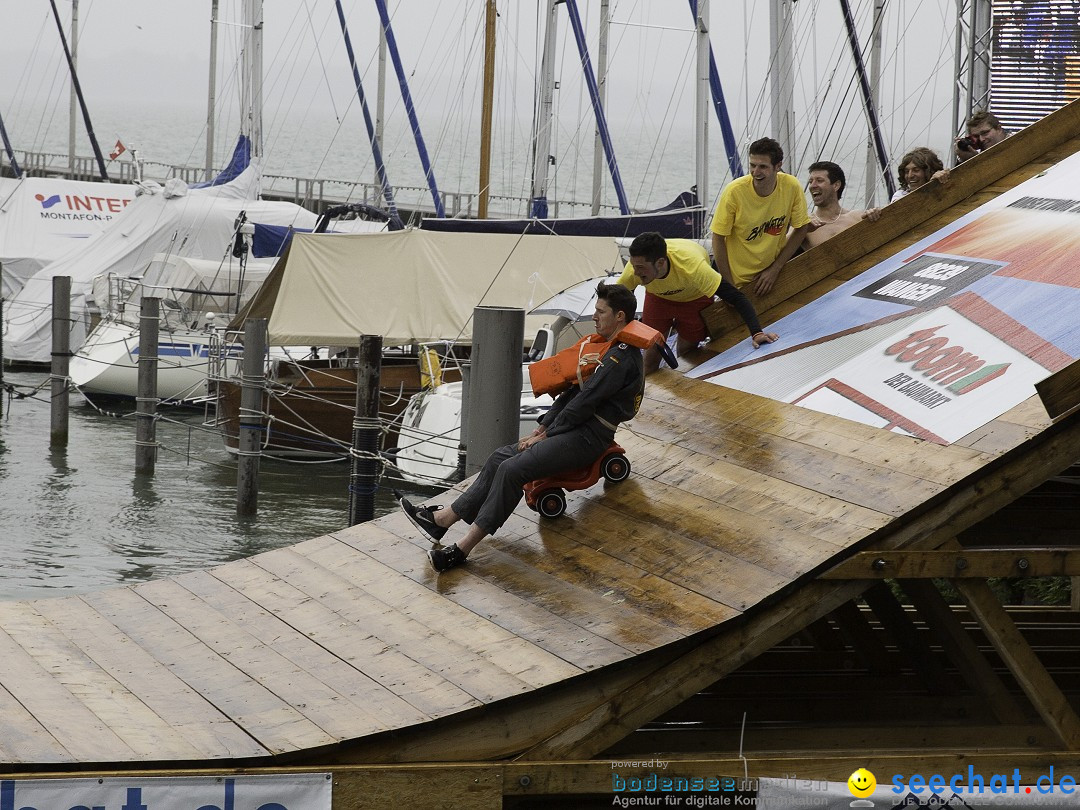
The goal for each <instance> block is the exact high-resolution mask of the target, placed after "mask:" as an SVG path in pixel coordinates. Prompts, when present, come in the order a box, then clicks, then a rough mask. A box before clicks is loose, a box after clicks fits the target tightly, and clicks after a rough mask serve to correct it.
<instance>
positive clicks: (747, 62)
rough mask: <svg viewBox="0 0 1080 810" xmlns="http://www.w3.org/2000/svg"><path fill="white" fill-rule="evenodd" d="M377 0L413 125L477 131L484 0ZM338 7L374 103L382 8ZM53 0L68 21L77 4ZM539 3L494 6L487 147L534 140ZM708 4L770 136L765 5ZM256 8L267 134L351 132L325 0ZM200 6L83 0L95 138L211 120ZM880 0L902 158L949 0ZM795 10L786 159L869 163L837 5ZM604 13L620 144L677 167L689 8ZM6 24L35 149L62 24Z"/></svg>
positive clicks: (922, 124) (7, 51)
mask: <svg viewBox="0 0 1080 810" xmlns="http://www.w3.org/2000/svg"><path fill="white" fill-rule="evenodd" d="M387 2H388V5H389V6H390V12H391V15H392V17H393V25H394V30H395V34H396V37H397V40H398V44H399V47H400V49H401V54H402V60H403V63H404V66H405V70H406V72H407V73H408V74H409V81H410V85H411V90H412V93H413V95H414V98H415V102H416V108H417V110H418V112H419V113H420V115H421V123H422V124H423V126H424V127H425V129H429V130H434V132H435V134H434V135H430V136H429V137H432V138H436V139H438V138H440V137H441V138H442V139H443V140H444V141H446V142H450V141H454V142H457V141H459V140H460V141H468V140H475V135H473V134H472V133H473V132H474V130H475V129H476V128H477V127H478V122H479V106H480V69H481V62H482V30H483V10H484V5H485V3H484V0H457V1H456V2H448V1H447V0H407V1H406V0H387ZM343 3H344V7H345V10H346V15H347V19H348V23H349V26H350V33H351V35H352V37H353V40H354V46H355V48H356V52H357V61H358V64H359V67H360V70H361V72H362V74H363V75H364V82H365V89H366V91H367V93H368V95H369V97H371V98H370V100H371V102H372V103H374V95H375V60H374V55H375V52H376V42H377V31H378V15H377V12H376V6H375V3H374V0H343ZM57 4H58V7H59V9H60V13H61V16H62V17H63V18H64V19H65V27H67V22H66V21H67V19H68V17H69V16H70V13H71V0H57ZM536 5H537V4H536V3H530V2H525V0H514V2H513V3H511V2H508V1H507V0H503V2H501V3H500V4H499V7H500V20H499V43H498V68H497V85H496V86H497V90H496V115H497V120H498V129H497V131H496V136H495V139H496V143H497V144H498V143H499V142H500V140H501V141H502V142H503V143H504V145H505V144H509V143H510V142H512V149H513V150H515V151H519V152H522V153H524V152H527V148H526V146H525V144H526V143H527V141H528V137H527V133H528V129H529V127H530V124H531V117H532V88H533V84H534V81H535V73H536V67H535V66H536V65H537V64H538V57H537V52H538V48H539V43H538V42H537V37H536V30H537V16H538V11H537V8H536ZM851 5H852V7H853V9H854V12H855V16H856V19H857V20H858V23H859V27H860V31H861V34H860V36H861V38H862V39H863V41H864V42H865V41H866V39H867V38H868V32H869V28H870V15H871V13H872V8H873V0H852V2H851ZM710 6H711V18H712V19H711V26H710V33H711V40H712V43H713V48H714V51H715V54H716V59H717V63H718V69H719V73H720V76H721V81H722V83H723V85H724V92H725V95H726V97H727V101H728V106H729V108H730V111H731V117H732V122H733V125H734V127H735V131H736V137H737V139H738V140H739V142H740V144H742V145H743V146H744V147H745V144H746V143H748V142H749V141H750V140H752V139H753V138H755V137H758V136H760V135H762V134H772V133H771V132H770V130H771V128H772V121H771V118H770V110H769V101H768V98H769V96H768V83H767V77H768V76H769V75H770V73H775V72H776V65H775V63H774V59H773V55H772V54H771V52H770V47H769V3H768V2H764V0H753V2H750V0H746V1H745V2H739V3H737V2H735V0H711V3H710ZM220 7H221V10H220V13H219V18H220V19H221V20H222V21H223V22H224V24H223V25H222V26H221V27H220V29H219V31H220V33H219V37H220V40H219V74H218V82H219V87H220V90H219V93H220V98H219V107H220V109H221V110H222V117H223V118H224V119H228V118H229V116H232V117H233V118H235V117H236V116H237V115H238V112H236V110H237V109H238V104H237V103H236V102H235V97H236V91H235V88H236V84H237V79H236V72H235V70H236V69H235V64H236V54H237V52H238V49H239V44H238V43H239V35H240V32H241V29H240V27H239V25H238V23H239V16H240V11H239V2H238V0H221V2H220ZM579 7H580V8H581V13H582V15H583V17H584V18H585V27H586V29H587V37H588V44H589V49H590V52H591V57H592V59H593V60H594V62H595V60H596V59H597V34H596V30H597V28H598V17H599V3H598V2H597V0H579ZM264 8H265V10H264V14H265V60H264V65H265V75H266V88H265V95H266V110H265V116H266V118H267V119H268V124H267V129H268V133H269V131H270V129H271V128H272V127H276V128H277V129H278V130H282V131H283V130H284V127H283V124H282V122H284V121H285V120H286V119H290V120H291V119H298V120H301V121H305V122H308V123H309V124H313V123H315V122H319V123H321V124H325V125H327V126H333V125H334V124H335V122H336V121H339V120H341V119H342V118H343V117H345V116H346V111H349V112H348V116H349V117H351V118H352V119H353V120H354V122H355V124H354V125H353V130H354V131H362V130H360V129H359V128H360V127H361V126H362V123H361V119H360V117H359V113H358V110H356V102H355V99H354V93H353V89H352V82H351V77H350V74H349V70H348V65H347V60H346V57H345V54H344V49H343V46H342V44H341V43H342V38H341V32H340V28H339V25H338V20H337V14H336V11H335V7H334V3H333V2H332V0H266V2H265V7H264ZM210 9H211V3H210V0H184V1H183V2H178V1H177V0H80V2H79V17H80V26H79V27H80V37H79V39H80V42H79V65H80V67H79V72H80V79H81V81H82V83H83V87H84V91H85V93H86V97H87V100H88V102H89V104H90V105H91V111H92V112H94V110H96V109H97V110H105V111H107V113H104V114H103V113H94V114H95V116H99V115H100V116H102V117H103V118H104V119H106V120H107V122H108V130H109V131H108V132H106V133H104V135H102V137H101V140H103V141H105V142H108V141H109V140H110V138H111V135H112V133H113V131H115V130H125V129H126V128H127V126H126V125H125V124H124V119H125V118H129V119H131V118H138V117H139V116H140V110H144V111H146V110H154V111H157V110H160V109H163V108H172V110H173V111H174V112H175V113H176V114H177V116H178V117H186V118H188V119H191V120H193V121H195V122H198V121H201V119H202V118H204V117H205V112H204V111H205V106H206V94H207V80H208V54H209V42H210V32H209V18H210ZM888 9H889V10H888V11H887V13H886V21H885V26H884V30H885V37H884V39H885V43H884V47H883V69H882V85H881V92H882V97H881V110H882V119H883V124H884V127H885V129H886V134H887V140H888V142H889V148H890V152H894V153H896V154H894V155H893V157H898V156H899V154H902V153H903V152H904V151H906V150H907V149H908V148H910V147H911V146H914V145H920V144H928V145H931V146H934V147H936V148H938V149H939V150H942V149H945V148H947V146H948V142H949V137H950V132H949V130H950V126H951V92H952V70H953V67H952V65H953V62H952V52H951V48H952V37H953V16H954V14H955V11H954V9H955V4H954V3H953V2H952V0H908V1H907V2H904V3H893V4H889V6H888ZM794 15H795V21H794V26H793V37H792V39H793V41H794V48H795V57H794V59H793V62H792V64H790V65H788V66H787V71H788V75H790V76H792V77H793V79H792V81H793V82H794V86H795V93H794V95H795V120H796V135H795V136H794V138H793V140H795V141H797V142H796V143H794V144H785V146H786V147H787V148H788V150H789V154H790V155H791V158H790V160H789V161H788V166H789V168H795V169H797V168H798V167H799V166H800V165H801V166H805V165H806V164H807V163H808V162H810V161H811V160H813V159H816V158H817V157H819V156H822V155H824V156H826V157H832V158H837V157H839V158H840V159H841V160H843V161H846V162H847V164H848V165H853V164H858V163H865V146H864V145H862V144H864V142H865V131H866V130H865V122H864V120H863V113H862V110H861V106H860V101H859V97H858V93H857V89H856V86H855V85H854V83H853V79H852V77H853V71H852V67H851V64H852V63H851V57H850V52H849V50H848V45H847V41H846V38H845V36H844V33H843V27H842V25H841V22H840V14H839V3H837V2H835V0H801V1H800V2H799V3H798V4H797V5H796V6H795V11H794ZM610 16H611V18H612V21H613V22H612V25H611V29H610V31H611V34H610V46H609V65H610V78H609V80H608V84H607V88H606V91H607V94H608V102H607V113H608V116H609V122H610V124H611V127H612V130H613V133H614V137H615V138H616V141H617V150H618V151H620V152H625V151H631V150H632V151H634V153H635V159H636V160H638V161H639V162H649V160H650V159H651V158H650V154H652V153H654V155H655V156H654V158H652V159H656V160H660V159H661V157H664V159H665V160H667V161H668V162H671V161H673V160H675V159H674V158H672V156H670V155H666V156H664V153H665V150H668V149H670V148H671V147H670V145H671V144H673V143H674V142H676V141H679V142H680V143H681V142H682V141H686V142H687V143H689V137H690V133H691V131H692V129H693V121H694V107H693V70H694V62H693V59H694V56H693V41H694V39H693V34H692V30H691V24H692V20H691V15H690V11H689V4H688V2H687V0H611V2H610ZM3 20H4V21H3V28H4V34H5V47H4V48H3V49H0V75H2V76H3V77H4V81H3V82H2V83H0V84H2V86H0V114H2V115H3V116H4V119H5V122H6V123H7V126H8V129H9V132H10V133H11V134H12V138H13V140H14V141H15V142H16V144H17V145H18V146H21V147H23V148H42V145H43V144H44V142H45V140H46V139H47V138H48V137H50V135H51V136H52V137H53V139H54V140H55V136H56V134H57V130H62V131H63V132H65V133H66V129H67V81H66V68H64V67H62V53H61V51H60V46H59V43H58V37H57V31H56V24H55V22H54V21H53V19H52V13H51V9H50V5H49V3H48V2H45V0H24V1H23V2H14V0H7V2H5V8H4V15H3ZM559 31H560V37H559V42H560V44H559V58H560V61H559V65H560V67H559V70H558V71H557V78H558V80H559V82H560V90H559V92H558V95H557V105H558V108H559V130H558V132H557V135H556V145H555V149H556V150H563V151H565V150H569V148H570V146H569V144H570V143H571V141H575V142H576V141H581V142H582V143H583V144H584V145H583V146H582V147H581V148H582V149H584V150H585V151H589V150H591V148H592V130H593V127H594V123H593V119H592V114H591V111H590V108H589V103H588V100H587V96H586V95H585V84H584V81H583V79H582V78H581V75H580V72H579V69H578V67H577V64H576V62H577V58H578V57H577V51H576V46H575V45H574V42H573V38H572V36H571V35H570V33H571V32H570V25H569V22H568V18H567V15H566V13H565V11H563V12H560V15H559ZM388 71H389V76H388V82H389V83H390V84H391V87H392V88H394V92H393V93H388V99H389V100H388V101H387V119H388V122H389V123H388V127H390V126H399V127H403V126H404V124H403V122H404V118H405V117H404V110H403V106H402V104H401V101H400V96H398V95H397V94H396V88H395V79H394V75H393V68H392V66H388ZM144 114H145V113H144ZM454 128H457V129H459V130H460V132H454V131H453V130H454ZM197 129H198V128H197V127H196V128H195V131H196V132H197ZM711 129H712V131H711V137H710V149H711V151H712V152H713V153H714V154H715V155H716V156H717V157H716V158H715V159H714V160H713V161H712V163H713V167H714V168H713V169H712V171H713V172H714V175H715V177H716V182H717V183H719V182H720V181H721V177H720V174H721V173H722V172H723V170H724V169H725V168H726V161H724V160H723V157H722V147H721V145H720V141H719V133H718V127H717V125H716V122H715V119H713V120H712V122H711ZM298 137H301V138H302V137H303V136H302V134H301V135H300V136H298ZM64 142H66V138H65V141H64ZM192 148H193V149H194V147H192ZM507 148H508V149H510V148H511V147H510V146H507ZM470 159H471V158H470ZM560 159H562V155H561V152H560ZM461 160H466V157H465V156H464V155H463V156H462V157H461ZM677 160H678V161H679V162H680V163H686V161H691V162H692V157H691V156H690V154H689V153H687V154H686V155H682V156H680V157H679V158H678V159H677ZM196 162H198V160H197V159H196ZM522 162H524V161H521V160H519V163H522ZM588 165H589V166H591V159H590V160H589V161H588ZM680 170H681V169H680ZM513 171H524V167H523V166H521V167H518V166H515V168H514V169H513ZM854 171H855V172H856V173H857V172H858V171H859V168H858V166H854ZM684 185H685V184H684ZM710 185H712V183H710Z"/></svg>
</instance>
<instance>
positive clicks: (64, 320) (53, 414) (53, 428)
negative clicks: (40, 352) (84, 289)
mask: <svg viewBox="0 0 1080 810" xmlns="http://www.w3.org/2000/svg"><path fill="white" fill-rule="evenodd" d="M52 313H53V314H52V373H51V374H50V375H49V381H50V389H51V390H50V393H51V398H50V403H51V405H50V409H49V414H50V425H49V447H67V443H68V365H69V363H70V358H71V276H53V285H52Z"/></svg>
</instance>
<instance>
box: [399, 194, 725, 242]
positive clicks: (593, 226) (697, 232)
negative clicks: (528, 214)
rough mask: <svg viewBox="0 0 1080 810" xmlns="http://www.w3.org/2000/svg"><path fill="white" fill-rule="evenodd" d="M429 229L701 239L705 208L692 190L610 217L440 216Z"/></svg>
mask: <svg viewBox="0 0 1080 810" xmlns="http://www.w3.org/2000/svg"><path fill="white" fill-rule="evenodd" d="M420 227H421V228H422V229H424V230H427V231H453V232H455V233H461V232H469V233H513V234H558V235H560V236H615V237H624V238H625V237H630V238H633V237H635V236H637V235H638V234H639V233H644V232H645V231H659V232H660V233H661V234H662V235H663V236H664V237H665V238H666V239H698V238H699V237H700V236H701V234H702V233H703V232H704V230H705V209H703V208H702V207H701V206H700V204H699V203H698V200H697V195H696V194H694V192H692V191H684V192H683V193H682V194H680V195H679V196H678V197H677V198H675V200H673V201H672V202H670V203H669V204H667V205H665V206H664V207H663V208H657V209H654V210H652V211H642V212H641V213H638V214H626V215H619V216H610V217H602V216H596V217H566V218H562V219H556V218H547V219H440V218H425V219H424V220H423V221H422V222H421V223H420Z"/></svg>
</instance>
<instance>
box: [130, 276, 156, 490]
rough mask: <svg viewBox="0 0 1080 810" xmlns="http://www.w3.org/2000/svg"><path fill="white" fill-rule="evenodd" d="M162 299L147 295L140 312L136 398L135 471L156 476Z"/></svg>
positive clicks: (143, 299)
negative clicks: (159, 318) (159, 320)
mask: <svg viewBox="0 0 1080 810" xmlns="http://www.w3.org/2000/svg"><path fill="white" fill-rule="evenodd" d="M160 311H161V299H160V298H154V297H152V296H149V295H144V296H143V298H142V305H141V306H140V309H139V390H138V395H137V396H136V397H135V472H136V473H141V474H144V475H153V474H154V464H155V462H156V461H157V420H156V417H157V401H158V399H157V393H158V391H157V382H158V379H157V377H158V317H159V313H160Z"/></svg>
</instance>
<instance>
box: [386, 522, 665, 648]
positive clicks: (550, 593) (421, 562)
mask: <svg viewBox="0 0 1080 810" xmlns="http://www.w3.org/2000/svg"><path fill="white" fill-rule="evenodd" d="M519 509H525V507H524V506H523V505H522V506H520V507H519ZM534 520H535V518H534ZM382 523H383V526H385V527H387V528H391V529H393V528H395V527H396V528H397V529H398V530H399V531H402V532H412V533H413V534H414V536H415V535H417V534H418V532H417V531H416V530H415V529H414V528H413V527H412V524H410V523H409V522H408V520H407V518H405V516H404V515H401V514H397V515H393V516H389V518H387V519H384V520H383V521H382ZM452 537H453V536H450V535H448V536H447V538H446V539H447V540H451V541H452ZM417 539H418V540H419V541H420V542H421V543H423V546H422V547H423V548H428V547H430V541H428V542H426V543H424V542H423V538H419V537H417ZM372 553H373V554H374V553H375V552H374V550H373V551H372ZM412 561H413V562H412V564H413V565H416V566H417V567H419V568H420V569H421V570H423V571H424V572H425V573H426V574H427V575H428V579H429V581H430V582H431V583H432V584H433V585H435V584H436V583H437V587H439V588H446V587H448V586H452V585H453V584H454V583H456V582H457V581H458V580H462V584H461V590H464V589H466V588H469V587H472V585H473V582H472V580H473V578H474V577H475V578H477V579H483V580H486V581H488V582H490V583H493V584H495V585H497V586H499V587H500V588H502V589H503V590H505V591H507V592H508V593H513V594H514V595H516V596H518V597H520V598H521V599H524V600H529V601H532V602H533V603H535V604H536V605H538V606H540V607H542V608H544V610H545V611H546V612H548V613H551V614H554V615H555V616H558V617H560V618H564V619H566V620H568V621H570V622H572V623H574V624H576V625H578V626H579V627H580V628H584V629H586V630H589V631H590V632H593V633H596V634H597V635H600V636H603V637H604V638H606V639H608V640H609V641H612V642H614V643H616V644H618V645H619V646H621V647H624V648H626V649H628V650H631V651H634V652H645V651H647V650H651V649H654V648H655V647H657V646H661V645H664V644H668V643H670V642H672V641H677V640H678V639H680V638H682V637H683V635H684V633H683V632H681V631H679V630H678V629H675V628H672V627H671V626H670V625H668V624H664V623H662V622H660V621H657V620H656V619H655V618H653V617H650V616H646V615H644V614H642V613H638V612H634V611H633V610H630V609H628V608H627V607H626V606H625V605H624V604H622V603H620V602H619V601H618V600H619V597H618V596H616V594H615V593H614V592H609V589H608V588H601V587H600V586H598V585H590V584H588V583H587V582H583V581H581V578H580V576H578V577H577V578H576V581H571V577H565V578H564V576H562V575H560V574H562V573H563V572H562V571H559V574H554V573H552V570H553V569H552V566H551V564H550V563H544V564H541V563H542V560H541V558H540V556H539V555H537V554H535V553H534V552H532V551H530V549H529V547H528V546H526V545H523V544H514V543H509V544H507V543H502V542H499V541H498V539H497V538H495V539H489V540H487V541H485V542H484V543H482V544H481V545H480V546H479V547H477V549H476V550H475V551H473V553H472V554H471V555H470V556H469V564H468V565H467V566H464V567H462V568H461V569H457V570H455V571H453V572H451V573H450V574H449V575H447V574H443V575H442V576H439V577H436V575H435V574H434V572H432V571H431V570H430V568H429V567H428V565H427V561H426V559H425V558H424V556H423V555H422V554H419V553H418V554H416V556H414V557H412ZM627 587H630V588H632V587H633V585H632V583H631V584H628V585H627ZM496 621H497V620H496ZM518 635H521V636H522V637H523V638H530V636H529V633H528V632H519V633H518Z"/></svg>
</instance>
